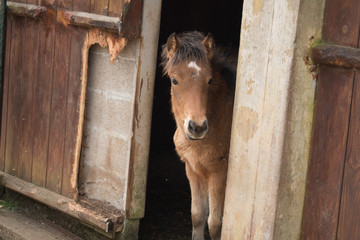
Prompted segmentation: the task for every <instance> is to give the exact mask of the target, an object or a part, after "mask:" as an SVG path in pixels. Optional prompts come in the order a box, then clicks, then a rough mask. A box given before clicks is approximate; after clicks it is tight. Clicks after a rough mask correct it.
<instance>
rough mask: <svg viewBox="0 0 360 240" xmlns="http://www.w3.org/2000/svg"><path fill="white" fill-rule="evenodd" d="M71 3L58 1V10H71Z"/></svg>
mask: <svg viewBox="0 0 360 240" xmlns="http://www.w3.org/2000/svg"><path fill="white" fill-rule="evenodd" d="M75 1H78V2H82V1H79V0H75ZM72 3H73V0H58V8H60V9H66V10H72Z"/></svg>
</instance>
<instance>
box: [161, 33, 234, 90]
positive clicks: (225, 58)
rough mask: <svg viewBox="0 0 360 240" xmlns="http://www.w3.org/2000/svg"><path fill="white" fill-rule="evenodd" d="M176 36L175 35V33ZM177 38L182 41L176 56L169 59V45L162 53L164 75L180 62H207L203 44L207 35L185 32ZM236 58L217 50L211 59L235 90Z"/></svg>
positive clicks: (222, 50) (163, 48) (164, 46)
mask: <svg viewBox="0 0 360 240" xmlns="http://www.w3.org/2000/svg"><path fill="white" fill-rule="evenodd" d="M173 34H175V33H173ZM176 37H177V38H178V39H179V40H180V45H181V46H180V47H179V48H178V49H177V50H176V53H175V55H174V56H173V57H172V58H171V59H169V58H168V56H167V49H166V47H167V44H164V45H163V46H162V53H161V58H162V62H161V64H160V65H161V66H162V67H163V73H164V75H165V74H166V73H167V72H168V70H169V68H170V67H171V66H172V65H174V64H178V63H180V62H184V61H199V62H205V61H207V52H206V49H205V47H204V45H203V44H202V41H203V40H204V38H205V35H204V34H202V33H200V32H197V31H193V32H183V33H179V34H176ZM236 58H237V56H234V54H232V53H231V52H230V51H226V50H224V49H222V48H217V47H216V48H215V53H214V56H213V58H212V59H211V64H212V65H213V66H215V67H216V68H217V69H218V70H219V71H220V73H221V75H222V76H223V77H224V79H225V80H226V82H227V84H228V86H229V87H230V88H231V89H232V90H235V82H236V62H235V61H236Z"/></svg>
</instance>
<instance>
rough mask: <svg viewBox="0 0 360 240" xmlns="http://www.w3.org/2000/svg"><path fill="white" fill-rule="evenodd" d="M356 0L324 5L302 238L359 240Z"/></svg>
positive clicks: (359, 14)
mask: <svg viewBox="0 0 360 240" xmlns="http://www.w3.org/2000/svg"><path fill="white" fill-rule="evenodd" d="M359 29H360V1H358V0H328V1H327V3H326V13H325V25H324V31H323V41H324V42H325V43H328V44H319V45H318V46H315V47H314V48H313V50H312V53H313V60H315V61H316V62H318V63H319V64H320V69H319V78H318V83H317V84H318V85H317V94H316V106H315V119H314V130H313V131H314V132H313V144H312V151H311V160H310V163H309V171H308V178H307V186H306V199H305V209H304V218H303V229H302V239H324V240H331V239H344V240H351V239H360V225H359V223H360V145H359V144H360V70H359V69H360V49H359V44H360V39H359Z"/></svg>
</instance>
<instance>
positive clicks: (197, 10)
mask: <svg viewBox="0 0 360 240" xmlns="http://www.w3.org/2000/svg"><path fill="white" fill-rule="evenodd" d="M242 4H243V3H242V1H241V0H222V1H215V0H196V1H194V0H163V2H162V12H161V24H160V36H159V47H158V62H157V71H156V79H155V89H154V102H153V116H152V129H151V144H150V158H149V171H148V180H147V196H146V207H145V217H144V219H142V220H141V222H140V232H139V239H157V240H161V239H191V229H192V227H191V213H190V205H191V194H190V187H189V183H188V180H187V178H186V174H185V164H184V163H183V162H181V161H180V159H179V158H178V156H177V155H176V152H175V147H174V144H173V140H172V138H173V134H174V132H175V129H176V125H175V121H174V120H173V116H172V113H171V106H170V80H169V79H168V78H167V77H166V76H162V69H161V67H160V66H159V64H160V61H161V59H160V53H161V49H162V45H163V44H165V43H166V40H167V38H168V36H169V35H170V34H171V33H173V32H176V33H180V32H183V31H194V30H196V31H200V32H203V33H204V34H207V33H209V32H211V33H212V34H213V36H214V38H215V42H216V45H217V46H223V47H230V48H231V49H235V51H237V50H238V48H239V41H240V26H241V13H242ZM206 238H207V239H209V236H208V235H206Z"/></svg>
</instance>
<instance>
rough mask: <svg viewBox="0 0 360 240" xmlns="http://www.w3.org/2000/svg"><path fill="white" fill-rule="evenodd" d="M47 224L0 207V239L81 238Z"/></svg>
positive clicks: (62, 239)
mask: <svg viewBox="0 0 360 240" xmlns="http://www.w3.org/2000/svg"><path fill="white" fill-rule="evenodd" d="M65 231H66V230H64V231H59V230H57V229H55V228H53V227H52V226H50V225H49V224H46V223H44V222H40V221H37V220H34V219H30V218H28V217H25V216H24V215H22V214H20V213H17V212H13V211H9V210H7V209H2V208H0V239H3V240H40V239H46V240H55V239H57V240H60V239H61V240H74V239H76V240H81V238H79V237H74V236H73V235H71V234H70V233H66V232H65Z"/></svg>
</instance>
